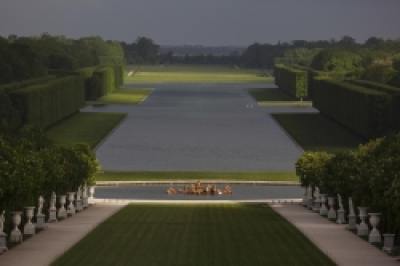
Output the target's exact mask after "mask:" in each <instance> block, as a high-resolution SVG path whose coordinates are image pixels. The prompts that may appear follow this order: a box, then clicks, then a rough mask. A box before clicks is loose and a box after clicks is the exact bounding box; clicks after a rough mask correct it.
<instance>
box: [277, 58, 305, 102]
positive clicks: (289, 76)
mask: <svg viewBox="0 0 400 266" xmlns="http://www.w3.org/2000/svg"><path fill="white" fill-rule="evenodd" d="M274 75H275V83H276V85H277V86H278V87H279V88H281V89H283V90H285V91H286V92H287V93H289V94H290V95H292V96H294V97H296V98H301V99H302V98H306V97H307V96H308V74H307V71H304V70H300V69H295V68H290V67H287V66H284V65H279V64H278V65H275V68H274Z"/></svg>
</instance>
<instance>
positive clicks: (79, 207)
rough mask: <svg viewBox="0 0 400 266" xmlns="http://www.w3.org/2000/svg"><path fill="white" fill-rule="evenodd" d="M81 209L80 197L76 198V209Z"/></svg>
mask: <svg viewBox="0 0 400 266" xmlns="http://www.w3.org/2000/svg"><path fill="white" fill-rule="evenodd" d="M82 210H83V206H82V199H77V200H76V211H77V212H80V211H82Z"/></svg>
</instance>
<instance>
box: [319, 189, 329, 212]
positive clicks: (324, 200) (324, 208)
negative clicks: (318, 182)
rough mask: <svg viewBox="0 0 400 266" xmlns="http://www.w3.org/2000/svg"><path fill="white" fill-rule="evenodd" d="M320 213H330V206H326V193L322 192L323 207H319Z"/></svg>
mask: <svg viewBox="0 0 400 266" xmlns="http://www.w3.org/2000/svg"><path fill="white" fill-rule="evenodd" d="M319 214H320V215H321V216H327V215H328V208H327V207H326V194H321V208H320V209H319Z"/></svg>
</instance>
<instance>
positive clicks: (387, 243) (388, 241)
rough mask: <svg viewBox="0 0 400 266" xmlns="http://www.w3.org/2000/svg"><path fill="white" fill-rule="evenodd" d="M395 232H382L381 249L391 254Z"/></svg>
mask: <svg viewBox="0 0 400 266" xmlns="http://www.w3.org/2000/svg"><path fill="white" fill-rule="evenodd" d="M395 239H396V235H395V234H383V247H382V250H383V251H385V252H387V253H389V254H391V253H392V252H393V250H394V241H395Z"/></svg>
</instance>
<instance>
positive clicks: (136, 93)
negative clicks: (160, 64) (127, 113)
mask: <svg viewBox="0 0 400 266" xmlns="http://www.w3.org/2000/svg"><path fill="white" fill-rule="evenodd" d="M151 91H152V90H151V89H120V90H117V91H114V92H113V93H110V94H107V95H105V96H103V97H101V98H100V99H98V100H97V101H96V102H98V103H103V104H138V103H141V102H143V101H144V100H146V98H147V97H148V96H149V95H150V93H151Z"/></svg>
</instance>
